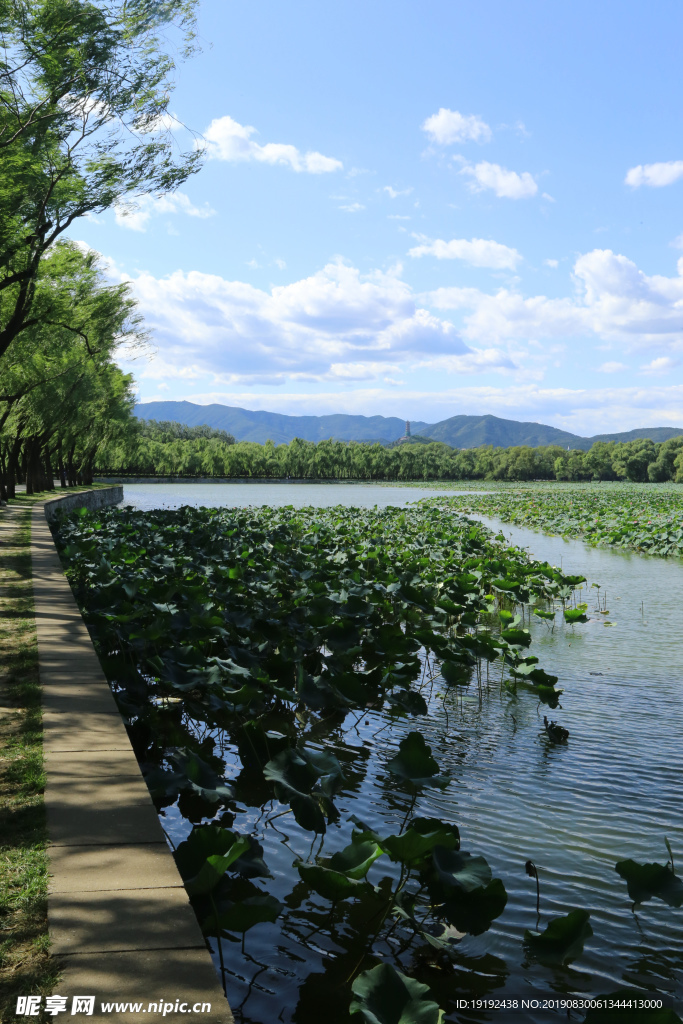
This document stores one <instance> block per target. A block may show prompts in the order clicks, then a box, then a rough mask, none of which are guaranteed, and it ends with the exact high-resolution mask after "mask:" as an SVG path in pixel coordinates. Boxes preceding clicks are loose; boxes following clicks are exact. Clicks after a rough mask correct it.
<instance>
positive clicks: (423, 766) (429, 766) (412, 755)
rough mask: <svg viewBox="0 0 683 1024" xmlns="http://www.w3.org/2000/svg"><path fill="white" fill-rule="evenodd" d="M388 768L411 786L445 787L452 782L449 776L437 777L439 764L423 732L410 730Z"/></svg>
mask: <svg viewBox="0 0 683 1024" xmlns="http://www.w3.org/2000/svg"><path fill="white" fill-rule="evenodd" d="M387 768H388V769H389V771H390V772H391V773H392V775H396V776H397V777H398V778H400V779H402V780H403V781H404V782H406V783H408V784H409V785H410V786H438V787H440V788H445V787H446V786H447V785H448V783H449V782H450V779H448V778H445V777H443V778H442V777H436V776H437V773H438V771H439V766H438V764H437V763H436V761H435V760H434V758H433V757H432V748H431V747H429V746H427V743H426V742H425V738H424V736H423V735H422V733H421V732H409V733H408V735H407V736H405V737H404V738H403V739H402V740H401V742H400V744H399V747H398V754H397V755H396V756H395V757H393V758H392V759H391V761H389V763H388V765H387Z"/></svg>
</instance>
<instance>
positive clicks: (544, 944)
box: [524, 910, 593, 966]
mask: <svg viewBox="0 0 683 1024" xmlns="http://www.w3.org/2000/svg"><path fill="white" fill-rule="evenodd" d="M589 918H590V914H589V913H588V911H587V910H571V911H570V912H569V913H568V914H567V915H565V916H564V917H554V918H553V919H552V921H551V922H550V924H549V925H548V926H547V928H546V929H545V931H543V932H537V931H528V930H527V931H525V932H524V945H525V946H526V948H527V949H528V951H529V952H530V953H531V954H532V956H534V957H535V959H536V960H538V961H539V962H540V963H542V964H546V965H548V966H553V965H561V964H566V963H570V962H571V961H572V960H576V958H577V957H578V956H580V955H581V953H582V952H583V947H584V943H585V942H586V939H589V938H590V937H591V935H592V934H593V929H592V928H591V926H590V923H589Z"/></svg>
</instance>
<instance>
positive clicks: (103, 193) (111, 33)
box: [0, 0, 201, 357]
mask: <svg viewBox="0 0 683 1024" xmlns="http://www.w3.org/2000/svg"><path fill="white" fill-rule="evenodd" d="M194 7H195V2H194V0H134V2H132V3H131V2H128V0H101V2H98V3H92V2H91V0H49V2H45V0H10V2H5V3H3V4H2V5H0V40H1V42H0V72H1V74H2V77H1V79H0V81H1V83H2V84H1V88H0V182H1V183H2V184H1V186H0V268H2V270H1V273H0V294H1V295H2V298H3V305H2V316H1V317H0V357H1V356H3V355H4V354H5V353H6V352H7V349H8V347H9V346H10V345H11V344H12V342H13V341H14V340H15V339H16V338H17V337H19V336H20V335H21V333H22V332H23V331H24V330H26V329H28V328H29V327H30V326H32V325H33V324H35V323H36V322H37V321H36V317H37V318H38V322H41V323H46V321H49V320H52V321H55V320H58V319H59V317H58V316H57V315H55V314H56V313H58V312H59V310H60V307H59V305H58V306H57V307H53V306H52V305H51V303H50V301H49V299H50V294H49V293H47V294H46V293H44V290H43V289H42V288H41V283H40V276H41V264H42V262H43V260H44V259H45V258H46V257H47V256H48V255H49V253H50V250H51V248H52V247H53V246H54V244H55V242H56V241H57V240H58V239H59V238H60V237H61V236H62V235H63V233H64V232H65V231H66V230H68V228H69V227H70V226H71V225H72V224H73V223H74V221H75V220H77V218H79V217H82V216H84V215H85V214H87V213H96V212H99V211H103V210H105V209H108V208H110V207H112V206H114V205H119V206H121V205H122V204H123V205H124V206H125V204H126V203H130V202H131V201H134V200H135V198H137V197H139V196H141V195H143V194H146V193H152V194H155V195H161V194H163V193H165V192H168V191H172V190H173V189H175V188H177V186H178V185H179V184H180V183H181V182H182V181H184V180H185V179H186V178H187V177H188V175H189V174H191V173H192V172H193V171H194V170H195V169H196V168H197V167H198V165H199V162H200V160H201V154H200V152H199V151H197V152H189V153H184V154H180V155H177V152H176V148H175V140H174V139H173V137H172V134H171V132H170V130H168V129H167V128H166V121H167V117H168V104H169V101H170V94H171V91H172V86H173V77H174V71H175V62H174V60H173V58H172V57H171V55H170V53H169V52H168V49H169V47H168V41H167V39H166V38H164V37H165V36H166V33H168V32H169V30H173V29H175V30H176V31H177V30H179V31H180V34H181V36H182V35H184V36H185V39H186V42H187V43H188V44H190V43H191V38H192V35H193V14H194ZM181 50H182V46H181ZM67 322H68V323H69V324H70V326H74V324H73V322H72V320H71V318H68V321H67Z"/></svg>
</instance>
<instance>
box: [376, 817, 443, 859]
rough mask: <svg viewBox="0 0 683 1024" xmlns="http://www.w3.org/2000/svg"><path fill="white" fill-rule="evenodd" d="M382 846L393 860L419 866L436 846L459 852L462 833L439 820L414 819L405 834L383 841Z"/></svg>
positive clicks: (388, 837)
mask: <svg viewBox="0 0 683 1024" xmlns="http://www.w3.org/2000/svg"><path fill="white" fill-rule="evenodd" d="M380 845H381V847H382V849H383V850H384V851H386V853H388V854H389V856H390V857H391V859H392V860H397V861H400V862H401V863H402V864H410V865H417V864H419V863H420V862H423V861H424V860H425V858H426V857H427V856H428V854H430V853H431V852H432V850H434V848H435V847H436V846H439V847H441V848H442V849H446V850H457V849H458V847H459V846H460V833H459V831H458V827H457V825H449V824H447V823H446V822H443V821H440V820H439V818H413V820H412V821H411V822H410V825H409V827H408V828H407V829H406V831H405V832H403V833H402V834H401V835H398V836H387V837H386V839H381V840H380Z"/></svg>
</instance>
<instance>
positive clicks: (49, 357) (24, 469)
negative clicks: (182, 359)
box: [0, 242, 145, 497]
mask: <svg viewBox="0 0 683 1024" xmlns="http://www.w3.org/2000/svg"><path fill="white" fill-rule="evenodd" d="M37 281H38V284H39V285H40V289H39V294H38V295H37V297H36V300H35V302H34V313H35V314H36V321H35V322H34V323H33V324H32V325H30V326H28V327H26V329H25V330H24V331H22V332H21V333H20V334H19V335H18V336H17V337H16V338H15V339H14V341H13V342H12V344H11V345H10V347H9V349H8V352H7V356H6V358H4V359H2V360H0V496H2V489H3V488H4V492H5V493H4V496H5V497H8V496H9V497H12V496H14V487H15V485H16V483H18V482H23V481H25V482H26V488H27V492H28V493H29V494H31V493H33V492H34V491H36V490H43V489H51V488H52V478H53V476H54V475H58V476H61V477H62V480H63V482H64V483H69V484H76V483H86V482H89V481H91V480H92V468H93V461H94V457H95V452H96V450H97V448H98V446H99V445H100V444H101V443H103V442H104V441H105V440H108V439H113V438H114V437H120V436H123V435H125V433H126V430H128V429H130V427H131V424H132V423H134V422H135V421H134V420H133V417H132V415H131V408H132V405H133V396H132V391H131V389H132V378H131V377H130V376H127V375H124V374H123V373H121V371H120V370H119V368H118V367H117V366H116V364H115V362H114V354H115V351H116V348H117V346H118V345H119V344H120V342H121V339H122V337H123V336H125V337H126V338H127V340H128V343H129V344H130V345H133V344H134V343H135V344H142V343H143V342H144V340H145V332H144V330H143V327H142V323H141V320H140V317H139V315H138V313H137V312H136V306H135V303H134V301H133V299H132V298H131V296H130V291H129V285H127V284H123V285H110V284H109V283H108V282H107V281H106V279H105V278H104V275H103V273H102V270H101V267H100V266H99V263H98V257H97V255H96V254H95V253H91V252H90V253H86V254H84V253H82V252H81V251H80V249H79V248H78V247H77V246H75V245H73V244H72V243H67V242H60V243H58V244H57V245H55V246H54V247H53V249H52V250H51V252H50V254H49V255H48V256H46V257H45V259H44V260H43V261H42V263H41V268H40V271H39V273H38V278H37ZM43 300H45V303H47V305H44V303H43ZM48 300H49V301H48ZM48 306H49V309H48ZM6 307H7V295H6V294H5V293H4V292H2V291H1V290H0V321H1V320H2V318H3V315H4V312H6V311H7V310H6ZM3 311H4V312H3Z"/></svg>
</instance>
